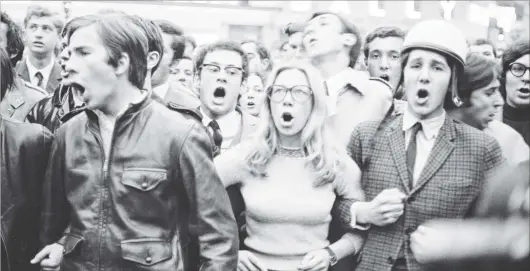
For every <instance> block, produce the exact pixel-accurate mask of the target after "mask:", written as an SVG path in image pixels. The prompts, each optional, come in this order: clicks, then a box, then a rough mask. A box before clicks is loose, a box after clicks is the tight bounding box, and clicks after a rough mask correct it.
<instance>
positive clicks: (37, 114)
mask: <svg viewBox="0 0 530 271" xmlns="http://www.w3.org/2000/svg"><path fill="white" fill-rule="evenodd" d="M82 111H83V110H82V108H76V107H75V103H74V98H73V94H72V92H71V91H70V88H69V87H68V86H63V85H62V84H61V85H59V87H58V88H57V89H56V90H55V92H54V93H53V95H50V96H48V97H46V98H44V99H42V100H41V101H39V102H38V103H37V104H35V106H34V107H33V108H32V109H31V111H30V112H29V113H28V115H27V116H26V120H27V121H29V122H31V123H38V124H40V125H42V126H44V127H46V128H48V130H50V131H51V132H52V133H53V132H55V130H57V128H59V126H61V124H63V123H64V122H66V121H67V120H68V119H70V118H72V117H73V116H75V115H77V114H78V113H79V112H82Z"/></svg>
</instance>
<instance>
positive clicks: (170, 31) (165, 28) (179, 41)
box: [155, 20, 186, 61]
mask: <svg viewBox="0 0 530 271" xmlns="http://www.w3.org/2000/svg"><path fill="white" fill-rule="evenodd" d="M155 23H156V24H157V25H158V27H160V30H162V33H164V34H167V35H170V36H172V37H173V41H172V42H171V49H172V50H173V59H171V61H174V60H177V59H179V58H181V57H182V56H183V55H184V50H185V49H186V40H185V38H184V37H183V36H182V34H183V31H182V28H180V27H178V26H176V25H175V24H173V23H171V22H169V21H166V20H156V21H155Z"/></svg>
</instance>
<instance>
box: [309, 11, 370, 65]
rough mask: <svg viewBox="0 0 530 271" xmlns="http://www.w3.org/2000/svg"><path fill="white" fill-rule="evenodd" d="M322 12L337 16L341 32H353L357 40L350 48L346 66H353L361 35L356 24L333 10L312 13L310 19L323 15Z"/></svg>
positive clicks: (358, 50)
mask: <svg viewBox="0 0 530 271" xmlns="http://www.w3.org/2000/svg"><path fill="white" fill-rule="evenodd" d="M324 14H331V15H335V16H337V17H338V18H339V20H340V21H341V23H342V26H343V29H342V33H348V34H353V35H354V36H355V39H356V40H357V42H356V43H355V45H353V46H352V48H351V49H350V61H349V64H348V67H350V68H354V67H355V64H357V58H358V57H359V53H360V52H361V47H362V37H361V33H360V32H359V28H357V26H356V25H355V24H353V23H352V22H350V21H348V20H347V19H346V18H345V17H344V16H342V15H340V14H337V13H334V12H316V13H313V15H311V19H310V20H313V19H314V18H316V17H318V16H321V15H324Z"/></svg>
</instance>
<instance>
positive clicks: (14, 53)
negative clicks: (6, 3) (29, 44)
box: [0, 11, 24, 65]
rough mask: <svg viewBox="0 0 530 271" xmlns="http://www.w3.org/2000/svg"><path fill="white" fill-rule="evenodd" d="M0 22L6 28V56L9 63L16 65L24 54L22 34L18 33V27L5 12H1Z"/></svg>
mask: <svg viewBox="0 0 530 271" xmlns="http://www.w3.org/2000/svg"><path fill="white" fill-rule="evenodd" d="M0 17H1V20H2V23H4V24H6V26H7V33H6V39H7V41H6V42H7V48H5V49H6V50H7V54H8V56H9V57H12V58H11V61H12V63H11V64H13V65H16V63H17V62H18V61H19V60H20V59H22V53H23V52H24V42H23V41H22V33H21V31H20V27H19V26H18V25H17V24H16V23H15V22H13V20H11V17H9V15H8V14H7V13H6V12H5V11H2V14H1V16H0Z"/></svg>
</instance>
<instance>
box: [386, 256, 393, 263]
mask: <svg viewBox="0 0 530 271" xmlns="http://www.w3.org/2000/svg"><path fill="white" fill-rule="evenodd" d="M386 262H387V263H388V264H394V259H392V257H388V259H386Z"/></svg>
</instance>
